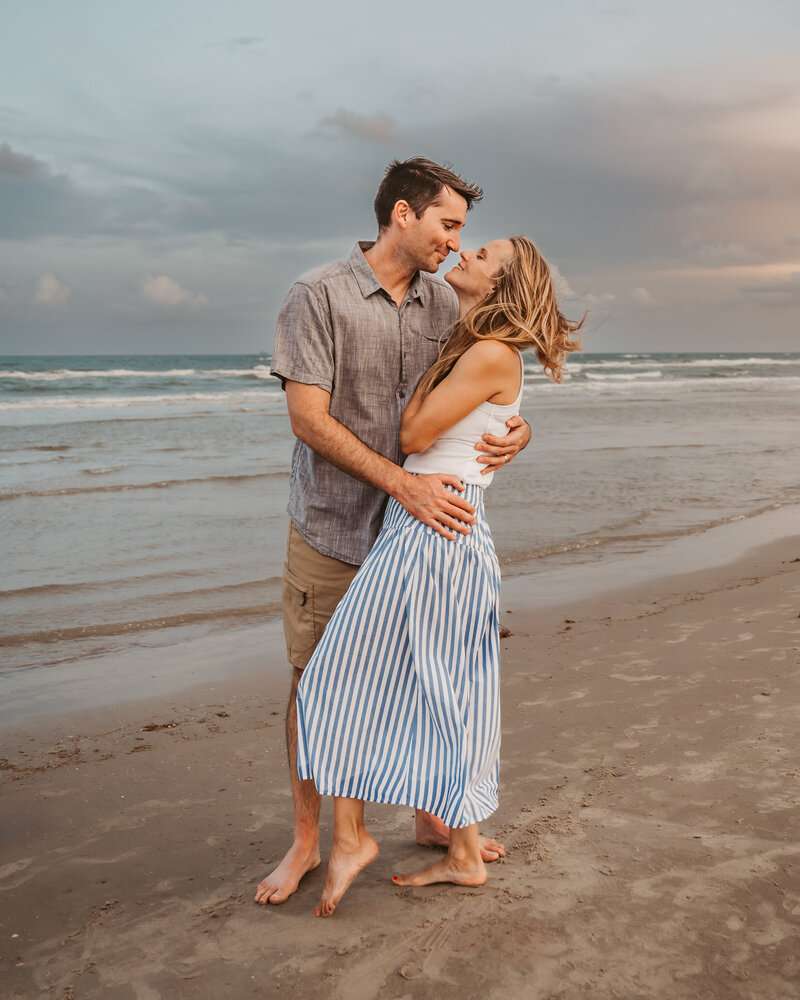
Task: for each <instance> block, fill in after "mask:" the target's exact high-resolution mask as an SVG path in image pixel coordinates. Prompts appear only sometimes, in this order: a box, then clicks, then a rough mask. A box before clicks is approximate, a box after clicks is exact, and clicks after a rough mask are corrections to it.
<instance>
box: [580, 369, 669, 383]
mask: <svg viewBox="0 0 800 1000" xmlns="http://www.w3.org/2000/svg"><path fill="white" fill-rule="evenodd" d="M663 375H664V373H663V372H651V371H648V372H630V373H628V372H622V373H619V374H617V375H614V374H612V373H611V372H602V373H597V372H585V376H586V378H588V379H596V380H598V381H599V380H601V379H602V380H603V381H614V382H631V381H634V380H636V381H638V380H639V379H650V378H662V377H663Z"/></svg>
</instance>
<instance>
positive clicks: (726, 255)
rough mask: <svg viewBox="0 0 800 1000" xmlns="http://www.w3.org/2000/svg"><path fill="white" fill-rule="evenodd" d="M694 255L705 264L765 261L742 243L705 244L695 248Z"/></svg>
mask: <svg viewBox="0 0 800 1000" xmlns="http://www.w3.org/2000/svg"><path fill="white" fill-rule="evenodd" d="M692 253H693V256H694V257H696V258H697V259H698V260H700V261H702V262H703V263H704V264H713V263H720V264H734V263H758V262H759V261H761V260H763V257H762V255H761V254H758V253H756V252H755V251H754V250H748V248H747V247H744V246H742V245H741V243H713V244H705V245H703V246H698V247H695V248H694V250H693V251H692Z"/></svg>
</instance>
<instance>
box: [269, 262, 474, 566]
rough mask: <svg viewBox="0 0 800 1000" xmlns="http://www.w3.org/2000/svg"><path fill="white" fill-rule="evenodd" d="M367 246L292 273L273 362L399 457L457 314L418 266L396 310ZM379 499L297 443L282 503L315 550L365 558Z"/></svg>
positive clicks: (376, 445)
mask: <svg viewBox="0 0 800 1000" xmlns="http://www.w3.org/2000/svg"><path fill="white" fill-rule="evenodd" d="M371 246H372V243H357V244H356V246H355V247H354V248H353V252H352V253H351V254H350V256H349V258H348V259H347V260H342V261H337V262H336V263H335V264H328V265H326V266H325V267H321V268H318V269H317V270H315V271H310V272H309V273H308V274H306V275H304V276H303V277H302V278H300V279H299V280H298V281H297V282H295V284H294V285H293V286H292V288H291V289H290V291H289V294H288V295H287V296H286V299H285V300H284V303H283V307H282V308H281V312H280V315H279V317H278V327H277V333H276V336H275V351H274V354H273V358H272V369H271V371H272V374H273V375H277V376H278V377H279V378H280V379H281V381H282V382H283V381H285V380H287V379H288V380H289V381H292V382H303V383H304V384H306V385H318V386H320V388H322V389H324V390H325V391H326V392H329V393H330V395H331V402H330V413H331V416H333V417H334V418H335V419H336V420H338V421H339V422H340V423H341V424H344V426H345V427H347V429H348V430H350V431H351V432H352V433H353V434H355V436H356V437H357V438H359V440H361V441H363V443H364V444H365V445H366V446H367V447H368V448H371V449H372V450H373V451H376V452H378V453H379V454H381V455H383V456H384V457H385V458H388V459H390V460H391V461H392V462H396V463H398V464H401V463H402V461H403V455H402V453H401V451H400V445H399V442H398V437H399V433H400V417H401V416H402V413H403V409H404V408H405V406H406V403H407V402H408V400H409V398H410V397H411V395H412V394H413V392H414V389H415V388H416V386H417V383H418V382H419V380H420V378H421V377H422V374H423V373H424V372H425V371H426V370H427V369H428V368H429V367H430V366H431V365H432V364H433V362H434V361H435V360H436V357H437V356H438V353H439V344H440V341H441V339H442V337H443V335H444V334H445V332H446V331H447V330H448V328H449V327H450V326H451V325H452V324H453V323H455V321H456V320H457V318H458V303H457V300H456V297H455V293H454V292H453V291H452V289H451V288H450V287H449V285H445V284H444V283H443V282H441V281H437V280H436V279H435V278H432V277H431V276H430V275H429V274H426V273H422V272H419V273H417V275H416V277H415V278H414V279H413V281H412V282H411V285H410V287H409V289H408V292H407V294H406V297H405V298H404V300H403V304H402V306H401V307H400V308H399V309H398V308H397V305H396V303H395V302H394V301H393V300H392V297H391V296H390V295H389V293H388V292H387V291H386V290H385V289H384V288H383V287H382V286H381V285H380V284H379V282H378V280H377V278H376V277H375V274H374V272H373V270H372V268H371V267H370V266H369V264H368V263H367V260H366V258H365V257H364V251H365V250H368V249H369V248H370V247H371ZM385 500H386V495H385V494H384V493H382V492H381V491H380V490H376V489H375V488H374V487H372V486H368V485H367V484H366V483H362V482H361V481H360V480H358V479H354V478H353V477H352V476H349V475H347V473H346V472H342V471H341V470H340V469H337V468H336V467H335V466H333V465H331V464H330V462H326V461H325V459H324V458H322V457H321V456H320V455H318V454H317V453H316V452H315V451H313V449H311V448H309V447H308V445H305V444H303V442H302V441H297V442H296V443H295V447H294V453H293V455H292V473H291V481H290V486H289V506H288V511H289V515H290V517H291V518H292V520H293V521H294V522H295V524H296V525H297V527H298V529H299V531H300V533H301V534H302V535H303V537H304V538H305V539H306V541H307V542H308V543H309V545H311V547H312V548H314V549H316V550H317V551H318V552H321V553H323V554H324V555H328V556H334V557H335V558H336V559H341V560H342V561H344V562H348V563H362V562H363V561H364V559H365V558H366V555H367V553H368V552H369V550H370V548H371V547H372V544H373V543H374V541H375V539H376V538H377V535H378V531H379V530H380V525H381V519H382V516H383V507H384V503H385Z"/></svg>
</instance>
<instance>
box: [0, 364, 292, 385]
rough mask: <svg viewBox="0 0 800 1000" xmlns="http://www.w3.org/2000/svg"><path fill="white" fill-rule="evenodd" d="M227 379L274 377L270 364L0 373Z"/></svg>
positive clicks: (2, 374)
mask: <svg viewBox="0 0 800 1000" xmlns="http://www.w3.org/2000/svg"><path fill="white" fill-rule="evenodd" d="M219 376H227V377H230V378H241V377H255V378H274V376H273V375H270V370H269V365H253V367H252V368H168V369H165V370H163V371H158V370H151V369H141V368H109V369H105V370H104V369H81V368H56V369H51V370H49V371H40V372H30V371H20V370H18V369H15V370H13V371H2V370H0V381H1V380H2V379H13V380H16V381H22V382H67V381H71V380H80V379H105V378H107V379H120V378H142V379H147V378H152V379H167V378H210V377H214V378H216V377H219Z"/></svg>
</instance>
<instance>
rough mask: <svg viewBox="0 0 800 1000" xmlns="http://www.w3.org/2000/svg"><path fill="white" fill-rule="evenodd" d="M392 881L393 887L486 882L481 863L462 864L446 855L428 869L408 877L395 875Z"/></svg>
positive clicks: (468, 862) (422, 869)
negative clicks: (437, 883)
mask: <svg viewBox="0 0 800 1000" xmlns="http://www.w3.org/2000/svg"><path fill="white" fill-rule="evenodd" d="M392 881H393V882H394V884H395V885H432V884H433V883H434V882H453V883H454V884H455V885H483V883H484V882H485V881H486V867H485V866H484V864H483V862H482V861H479V862H476V861H467V862H464V863H463V864H462V863H459V862H457V861H456V860H455V859H454V858H452V857H451V856H450V855H449V854H447V855H446V856H445V857H443V858H442V859H441V860H440V861H435V862H434V863H433V864H432V865H430V866H429V867H428V868H421V869H420V870H419V871H418V872H412V873H411V874H410V875H395V876H394V878H393V879H392Z"/></svg>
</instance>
